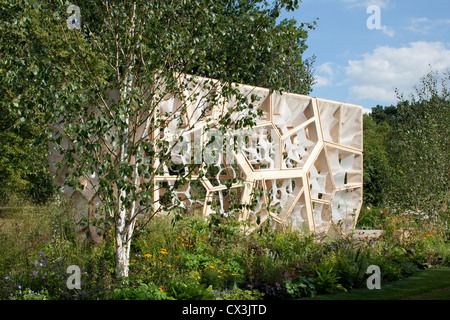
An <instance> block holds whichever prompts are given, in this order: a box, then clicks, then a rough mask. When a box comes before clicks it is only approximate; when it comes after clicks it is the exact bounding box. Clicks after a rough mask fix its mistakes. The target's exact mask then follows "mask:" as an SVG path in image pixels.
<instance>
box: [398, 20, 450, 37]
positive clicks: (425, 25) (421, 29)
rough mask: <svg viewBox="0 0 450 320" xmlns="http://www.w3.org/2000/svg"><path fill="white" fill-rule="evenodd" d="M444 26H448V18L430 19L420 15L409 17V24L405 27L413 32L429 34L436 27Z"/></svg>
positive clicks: (449, 22) (449, 21) (449, 25)
mask: <svg viewBox="0 0 450 320" xmlns="http://www.w3.org/2000/svg"><path fill="white" fill-rule="evenodd" d="M446 27H447V28H448V27H450V19H433V20H430V19H428V18H427V17H421V18H413V19H411V20H410V24H409V25H408V26H407V27H406V29H407V30H409V31H412V32H415V33H421V34H430V33H431V31H433V30H435V29H436V28H446Z"/></svg>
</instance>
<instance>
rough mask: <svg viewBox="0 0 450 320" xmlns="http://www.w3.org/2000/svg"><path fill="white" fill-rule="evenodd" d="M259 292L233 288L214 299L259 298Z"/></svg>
mask: <svg viewBox="0 0 450 320" xmlns="http://www.w3.org/2000/svg"><path fill="white" fill-rule="evenodd" d="M260 299H261V293H260V292H259V291H258V290H242V289H240V288H233V290H231V291H230V292H226V293H224V294H223V295H222V296H220V297H217V298H216V300H260Z"/></svg>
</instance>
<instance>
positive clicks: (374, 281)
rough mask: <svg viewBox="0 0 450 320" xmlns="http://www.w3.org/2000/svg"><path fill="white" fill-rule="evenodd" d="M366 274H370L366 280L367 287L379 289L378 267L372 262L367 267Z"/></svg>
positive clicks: (379, 275)
mask: <svg viewBox="0 0 450 320" xmlns="http://www.w3.org/2000/svg"><path fill="white" fill-rule="evenodd" d="M366 274H370V276H369V277H368V278H367V281H366V285H367V288H368V289H370V290H372V289H381V270H380V267H379V266H377V265H373V264H372V265H370V266H369V267H368V268H367V271H366Z"/></svg>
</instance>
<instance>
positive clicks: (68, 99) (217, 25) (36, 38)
mask: <svg viewBox="0 0 450 320" xmlns="http://www.w3.org/2000/svg"><path fill="white" fill-rule="evenodd" d="M2 4H5V5H4V6H2V12H1V15H2V17H5V20H4V21H6V22H5V28H10V27H11V28H10V29H7V31H6V35H3V36H2V37H3V38H2V39H7V40H8V41H5V42H2V46H3V48H2V49H5V51H3V50H2V53H3V52H4V54H2V56H1V60H2V63H3V64H2V66H3V67H2V69H1V72H2V73H1V77H0V78H2V81H3V82H4V83H7V84H8V85H9V86H10V88H14V90H10V92H8V95H7V96H4V97H2V98H3V103H4V106H5V108H7V109H8V110H10V111H14V112H16V114H18V115H21V114H26V117H25V119H29V120H30V121H31V122H33V123H37V124H39V125H41V126H42V128H43V129H48V130H46V132H48V134H49V135H48V137H49V138H51V140H52V142H53V143H55V144H56V149H57V151H58V152H60V153H61V154H62V155H63V156H64V157H63V158H62V160H61V165H62V166H64V165H66V166H68V169H69V171H68V173H69V174H68V175H67V185H68V186H70V187H72V188H75V189H81V188H85V187H86V186H83V185H82V184H81V183H80V181H82V180H83V179H85V181H91V180H92V179H91V178H92V177H95V179H97V186H96V188H95V193H96V196H98V197H99V199H100V201H101V204H102V205H101V206H100V207H99V208H100V209H101V210H103V212H104V213H105V215H106V217H110V221H111V222H112V224H113V225H114V230H115V244H116V263H117V275H118V276H127V274H128V262H129V252H130V245H131V238H132V235H133V232H134V229H135V222H136V217H137V215H138V214H145V213H147V214H148V215H147V217H148V218H151V216H152V215H151V214H149V213H150V212H153V211H152V209H153V207H154V203H153V202H152V193H153V190H154V181H153V177H154V175H155V174H158V172H159V169H160V167H161V166H163V165H169V166H170V165H171V164H170V156H168V155H170V153H169V152H168V151H169V150H168V148H170V146H169V145H167V144H165V143H164V142H163V141H162V140H157V139H156V140H155V139H150V138H149V137H153V136H157V134H156V133H157V132H159V128H160V127H164V126H165V125H167V123H168V122H169V121H170V119H171V118H173V117H175V116H180V114H178V115H175V114H168V115H163V116H161V115H159V116H158V117H156V116H155V115H157V113H158V110H159V108H158V106H159V104H160V103H161V101H162V99H164V98H165V97H166V96H167V94H169V93H170V94H175V95H177V96H179V97H181V98H184V99H182V100H183V101H185V104H184V105H182V106H181V109H183V108H184V107H185V106H186V103H189V99H195V97H187V96H185V95H184V92H185V89H186V86H189V85H192V83H191V81H193V79H190V80H187V81H180V75H181V74H183V73H184V74H195V75H202V76H209V77H213V78H216V79H218V80H219V82H214V83H213V82H211V83H210V84H206V89H207V90H210V92H211V93H212V92H214V91H215V89H217V86H219V85H220V87H221V90H220V95H217V94H216V95H214V94H211V95H209V96H208V99H209V103H210V105H211V106H213V105H214V104H216V103H217V101H218V100H219V99H220V98H221V97H224V98H225V99H230V98H231V97H233V96H234V97H236V98H237V104H236V108H238V109H239V110H243V109H244V108H246V107H248V105H249V103H251V101H250V102H249V101H248V99H244V97H239V94H238V92H237V91H236V90H234V89H233V86H231V82H240V83H247V84H260V85H268V84H270V85H271V87H272V88H275V89H283V88H285V87H286V88H287V89H289V90H298V91H302V92H301V93H308V91H309V90H310V84H309V83H310V81H312V80H311V79H312V77H311V76H310V75H311V69H310V68H309V66H308V65H307V64H303V63H302V60H301V58H300V57H297V58H295V59H292V58H291V60H292V61H293V62H294V65H293V66H292V68H291V69H288V68H285V69H284V71H283V72H285V74H287V73H289V70H293V71H292V72H293V77H294V76H298V75H299V74H301V72H303V75H305V79H304V81H299V82H298V83H300V84H297V85H295V86H292V85H291V87H288V86H286V84H285V83H281V81H280V79H281V78H280V77H279V75H277V74H276V70H277V69H276V64H275V63H273V64H272V65H271V67H270V68H266V66H267V65H269V62H270V61H271V58H270V57H271V56H273V57H276V58H274V59H280V60H278V61H288V60H289V59H288V58H289V56H290V55H292V54H293V53H295V54H300V53H302V52H303V50H304V40H305V39H306V35H307V34H306V31H304V30H303V29H302V27H295V25H294V24H293V23H287V24H286V26H285V27H283V25H281V26H277V24H276V23H275V21H276V19H277V18H278V17H279V16H280V13H281V10H283V9H289V10H291V9H293V8H295V7H297V5H298V1H286V0H283V1H275V2H274V3H273V4H272V5H271V6H269V5H268V4H267V3H266V2H265V1H249V0H247V1H211V0H198V1H182V2H177V3H176V4H175V5H174V3H172V1H164V0H161V1H141V2H130V1H114V2H109V1H99V0H97V1H78V3H77V5H78V6H79V7H80V8H81V20H82V23H81V30H77V29H74V30H69V29H68V27H67V24H66V20H67V18H68V14H67V12H66V10H67V4H66V3H63V2H62V1H56V0H55V1H51V0H48V1H44V0H42V1H34V2H33V3H30V2H29V1H26V0H22V1H21V0H16V1H13V0H11V1H2ZM292 33H294V34H292ZM8 37H9V38H8ZM18 44H20V45H21V47H20V48H19V50H18V51H17V52H16V53H15V52H14V48H16V46H17V45H18ZM284 66H286V63H285V64H284ZM302 70H303V71H302ZM294 72H295V73H294ZM293 77H292V78H293ZM256 112H257V111H255V112H254V113H252V112H250V113H249V117H248V118H247V119H244V120H243V121H240V122H232V121H230V120H229V116H230V115H229V114H228V115H226V116H225V117H224V118H223V119H221V121H220V123H219V125H220V126H221V127H222V129H223V128H224V127H233V128H240V127H248V126H251V125H252V115H256ZM37 114H39V115H40V116H39V117H37V116H35V115H37ZM227 117H228V118H227ZM216 125H217V124H216ZM157 150H158V151H160V152H159V153H156V152H157ZM156 161H159V166H155V162H156ZM192 169H193V170H198V168H192ZM191 172H192V170H191ZM183 178H187V177H182V176H180V180H181V183H182V182H183ZM90 179H91V180H90ZM167 192H170V190H168V191H167Z"/></svg>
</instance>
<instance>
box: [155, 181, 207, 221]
mask: <svg viewBox="0 0 450 320" xmlns="http://www.w3.org/2000/svg"><path fill="white" fill-rule="evenodd" d="M156 183H157V185H158V188H157V190H156V191H155V192H158V194H159V202H160V203H161V205H164V206H165V207H169V206H170V205H175V206H176V207H178V208H181V209H184V210H185V211H188V210H189V211H190V213H197V214H199V215H201V214H202V213H203V206H204V204H205V199H206V195H207V189H206V187H205V185H204V183H203V182H202V181H201V180H198V179H197V180H190V181H188V182H187V183H185V184H181V182H179V181H176V180H175V179H173V180H163V181H158V182H156Z"/></svg>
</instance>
